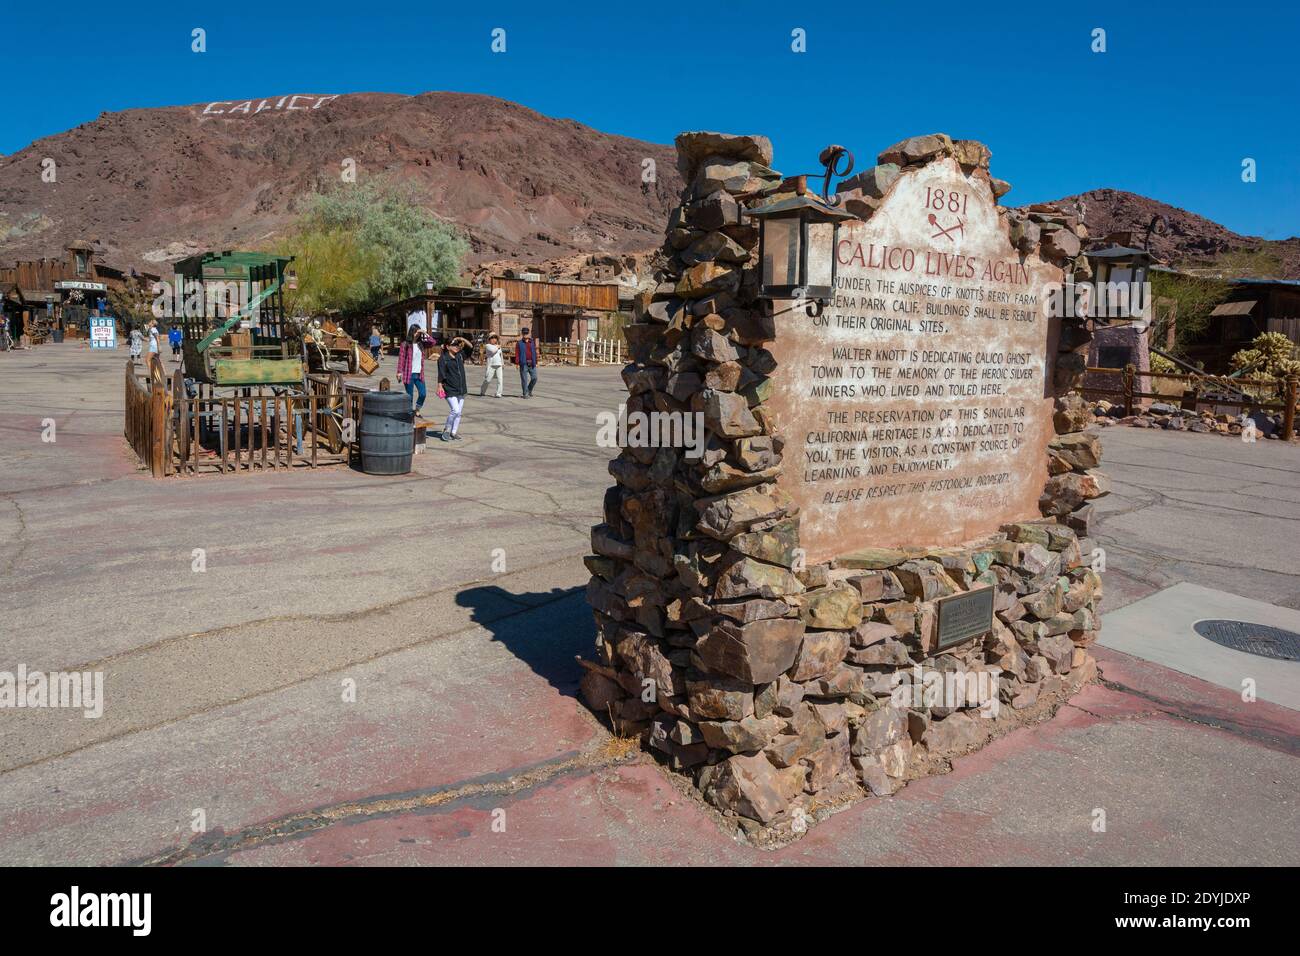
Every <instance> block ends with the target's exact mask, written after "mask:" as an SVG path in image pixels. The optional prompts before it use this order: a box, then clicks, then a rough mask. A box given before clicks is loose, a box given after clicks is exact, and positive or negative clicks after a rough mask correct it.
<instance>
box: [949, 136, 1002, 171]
mask: <svg viewBox="0 0 1300 956" xmlns="http://www.w3.org/2000/svg"><path fill="white" fill-rule="evenodd" d="M952 153H953V155H954V156H955V157H957V162H959V163H961V164H962V165H963V166H965V167H966V168H968V169H971V168H977V169H988V168H989V160H990V159H992V158H993V152H992V151H991V150H990V149H989V148H988V147H987V146H985V145H984V144H983V143H981V142H979V141H978V140H974V139H959V140H956V141H955V142H953V144H952Z"/></svg>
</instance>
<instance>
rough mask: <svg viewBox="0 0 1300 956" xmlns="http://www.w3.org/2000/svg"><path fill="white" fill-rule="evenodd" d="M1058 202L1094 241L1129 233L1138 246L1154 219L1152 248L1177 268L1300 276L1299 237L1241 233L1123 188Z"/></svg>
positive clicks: (1288, 277) (1283, 276) (1082, 195)
mask: <svg viewBox="0 0 1300 956" xmlns="http://www.w3.org/2000/svg"><path fill="white" fill-rule="evenodd" d="M1055 204H1056V205H1058V206H1061V207H1062V208H1064V209H1066V210H1067V211H1070V212H1074V213H1077V214H1078V215H1079V216H1080V218H1081V219H1082V220H1083V221H1084V222H1085V223H1086V224H1087V226H1088V234H1089V236H1091V237H1092V238H1093V239H1101V238H1103V237H1105V236H1108V235H1110V234H1112V233H1117V232H1129V233H1131V234H1132V242H1133V244H1134V245H1136V246H1138V247H1139V248H1141V247H1142V246H1143V244H1144V242H1146V241H1147V236H1148V231H1147V230H1148V227H1150V226H1151V224H1152V222H1153V221H1154V222H1155V223H1156V225H1155V227H1154V228H1152V229H1151V231H1150V233H1149V235H1150V240H1149V245H1148V246H1147V248H1149V249H1150V250H1151V251H1152V252H1153V253H1154V254H1155V255H1156V257H1157V258H1158V259H1161V260H1163V261H1164V262H1165V263H1166V264H1169V265H1172V266H1175V267H1177V268H1182V269H1188V270H1191V271H1205V272H1207V273H1211V272H1221V271H1223V272H1226V273H1241V272H1243V271H1256V272H1260V273H1261V274H1264V273H1266V274H1267V275H1268V276H1269V277H1271V278H1281V279H1297V278H1300V238H1295V237H1292V238H1290V239H1284V240H1281V241H1275V240H1268V239H1260V238H1257V237H1252V236H1242V235H1238V234H1237V233H1235V232H1233V231H1232V230H1231V229H1227V228H1225V227H1223V226H1221V225H1219V224H1218V223H1217V222H1214V221H1213V220H1210V219H1206V218H1205V217H1204V216H1198V215H1196V214H1195V213H1192V212H1188V211H1187V210H1185V209H1179V208H1178V207H1177V206H1170V205H1169V204H1168V203H1163V202H1160V201H1159V200H1155V199H1148V198H1147V197H1145V196H1139V195H1137V194H1136V193H1130V192H1124V191H1123V190H1121V189H1094V190H1092V191H1091V192H1086V193H1080V194H1079V195H1077V196H1067V197H1065V198H1064V199H1060V200H1057V202H1056V203H1055Z"/></svg>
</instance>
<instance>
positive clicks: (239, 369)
mask: <svg viewBox="0 0 1300 956" xmlns="http://www.w3.org/2000/svg"><path fill="white" fill-rule="evenodd" d="M292 261H293V256H276V255H271V254H269V253H265V252H230V251H227V252H205V253H202V254H200V255H197V256H190V257H189V258H187V259H182V260H180V261H179V262H177V263H176V266H175V271H176V294H177V296H178V298H179V300H180V304H181V306H182V307H181V308H179V309H178V310H177V314H179V315H183V316H184V319H183V320H182V321H183V324H182V334H183V340H182V350H183V352H184V356H185V374H186V376H187V377H188V378H192V379H194V380H196V381H199V382H206V383H208V384H210V385H212V386H215V387H226V386H243V387H248V386H255V385H302V382H303V368H302V359H301V358H300V357H294V358H290V357H289V356H290V349H289V342H288V338H287V336H286V329H285V323H284V282H285V270H286V268H287V266H288V265H289V263H290V262H292ZM245 322H247V323H248V325H249V329H248V330H247V331H243V330H242V326H243V324H244V323H245Z"/></svg>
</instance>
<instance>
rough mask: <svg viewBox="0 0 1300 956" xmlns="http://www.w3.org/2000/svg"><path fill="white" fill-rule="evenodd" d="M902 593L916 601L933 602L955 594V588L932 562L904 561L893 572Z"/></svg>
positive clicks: (940, 567)
mask: <svg viewBox="0 0 1300 956" xmlns="http://www.w3.org/2000/svg"><path fill="white" fill-rule="evenodd" d="M893 574H894V577H896V578H898V583H899V584H900V585H902V588H903V593H904V594H906V595H907V596H908V597H909V598H911V599H913V600H916V601H933V600H934V599H935V598H941V597H947V596H948V595H949V594H955V593H956V592H957V588H956V586H955V585H954V584H953V582H952V580H951V579H950V578H949V577H948V575H947V574H946V573H945V572H944V569H943V566H942V565H940V564H937V563H936V562H934V561H905V562H903V563H902V564H900V565H899V566H898V567H896V568H894V570H893Z"/></svg>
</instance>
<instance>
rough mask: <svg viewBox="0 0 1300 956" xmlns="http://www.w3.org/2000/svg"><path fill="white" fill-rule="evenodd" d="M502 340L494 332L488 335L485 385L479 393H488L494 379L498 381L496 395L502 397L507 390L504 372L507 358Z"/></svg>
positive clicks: (484, 366) (484, 374)
mask: <svg viewBox="0 0 1300 956" xmlns="http://www.w3.org/2000/svg"><path fill="white" fill-rule="evenodd" d="M500 343H501V340H500V339H498V338H497V336H496V333H495V332H493V333H492V334H491V335H489V336H488V339H487V344H486V345H484V346H483V387H482V388H480V389H479V390H478V393H479V395H486V394H487V390H488V386H489V385H490V384H491V383H492V380H493V379H496V382H497V392H496V397H497V398H500V397H501V393H502V391H504V390H505V375H504V374H502V373H503V372H504V371H505V369H504V368H503V366H504V365H505V359H504V358H503V357H502V355H501V344H500Z"/></svg>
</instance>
